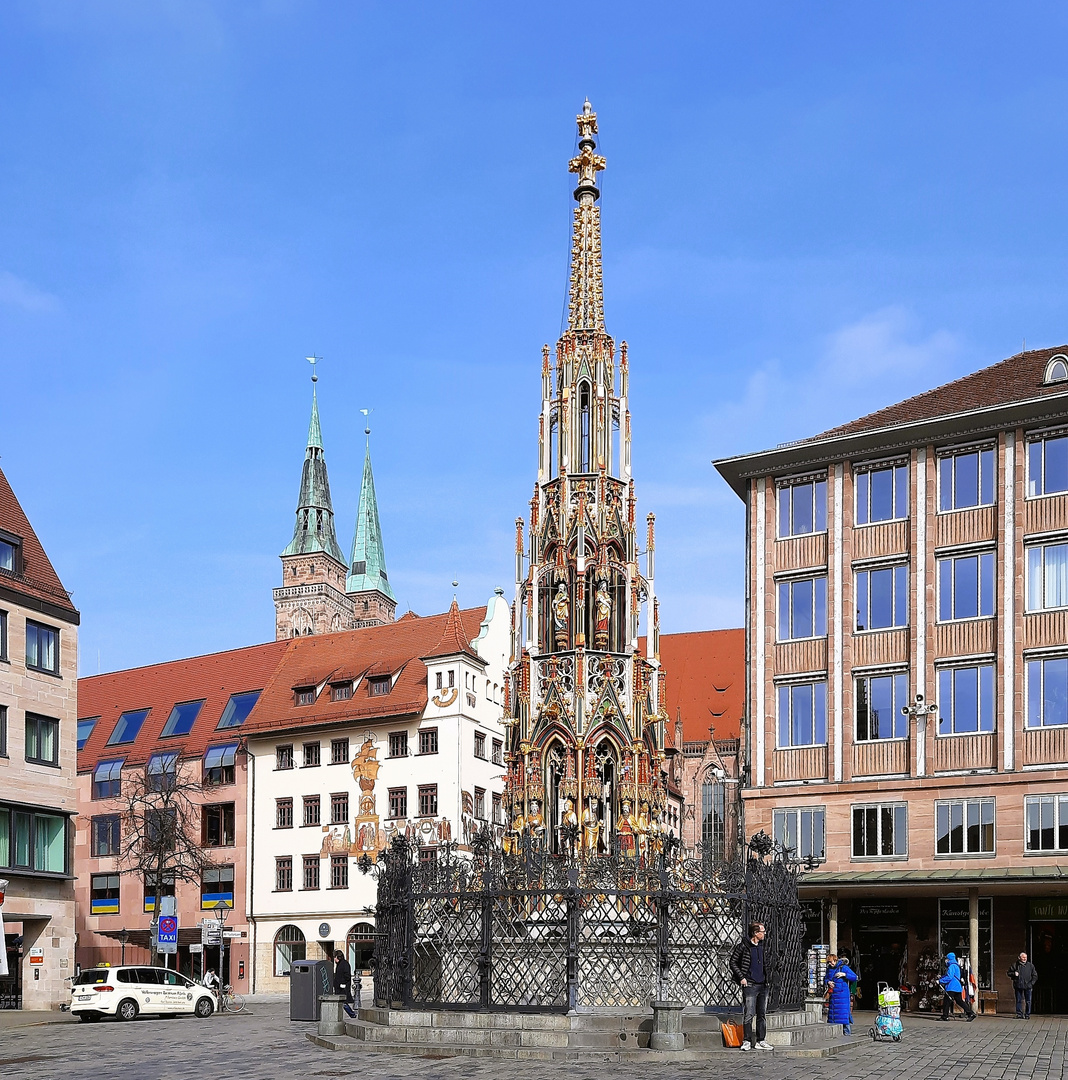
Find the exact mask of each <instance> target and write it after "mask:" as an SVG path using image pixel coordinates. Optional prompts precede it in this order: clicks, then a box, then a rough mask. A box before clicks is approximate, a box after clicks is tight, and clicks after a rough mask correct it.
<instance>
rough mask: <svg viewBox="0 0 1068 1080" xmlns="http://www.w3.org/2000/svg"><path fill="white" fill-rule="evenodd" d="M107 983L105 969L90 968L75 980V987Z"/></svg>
mask: <svg viewBox="0 0 1068 1080" xmlns="http://www.w3.org/2000/svg"><path fill="white" fill-rule="evenodd" d="M107 981H108V969H107V968H91V969H90V970H89V971H83V972H82V973H81V974H80V975H79V976H78V977H77V978H76V979H75V980H74V985H75V986H95V985H99V984H100V983H106V982H107Z"/></svg>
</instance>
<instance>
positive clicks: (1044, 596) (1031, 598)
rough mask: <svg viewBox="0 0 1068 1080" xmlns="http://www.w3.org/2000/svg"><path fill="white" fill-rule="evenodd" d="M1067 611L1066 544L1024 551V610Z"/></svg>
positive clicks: (1067, 574) (1067, 576)
mask: <svg viewBox="0 0 1068 1080" xmlns="http://www.w3.org/2000/svg"><path fill="white" fill-rule="evenodd" d="M1062 607H1068V544H1066V543H1060V544H1036V545H1035V546H1034V547H1029V548H1028V549H1027V610H1028V611H1042V610H1043V609H1045V608H1062Z"/></svg>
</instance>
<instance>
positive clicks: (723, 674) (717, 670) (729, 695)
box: [638, 629, 745, 749]
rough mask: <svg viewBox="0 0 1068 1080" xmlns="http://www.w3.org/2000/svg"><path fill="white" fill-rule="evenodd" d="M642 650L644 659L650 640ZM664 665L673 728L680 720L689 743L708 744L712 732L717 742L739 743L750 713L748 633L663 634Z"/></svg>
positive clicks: (739, 630)
mask: <svg viewBox="0 0 1068 1080" xmlns="http://www.w3.org/2000/svg"><path fill="white" fill-rule="evenodd" d="M638 644H639V650H640V651H641V652H643V653H644V651H645V639H644V638H642V639H639V643H638ZM660 663H661V664H662V665H663V667H664V671H665V674H666V683H667V703H666V709H667V714H668V718H669V719H670V721H671V728H672V729H673V728H674V723H675V718H676V717H677V716H678V715H680V714H681V715H682V737H683V741H684V742H707V741H708V738H709V735H708V729H709V727H713V728H714V730H715V738H716V739H717V740H719V739H736V738H737V737H738V735H739V732H740V731H741V723H742V716H743V714H744V713H745V631H744V630H742V629H738V630H699V631H696V632H694V633H689V634H661V635H660ZM680 749H681V747H680Z"/></svg>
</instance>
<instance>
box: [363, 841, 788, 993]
mask: <svg viewBox="0 0 1068 1080" xmlns="http://www.w3.org/2000/svg"><path fill="white" fill-rule="evenodd" d="M472 848H473V850H472V851H471V852H460V851H458V850H457V848H456V846H455V845H453V844H444V845H441V846H440V847H439V848H438V849H437V858H436V859H435V860H434V861H431V862H427V863H420V862H419V861H418V858H417V851H416V848H415V846H414V845H413V844H412V843H411V842H410V841H408V840H406V839H405V838H404V837H403V836H398V837H396V838H395V839H394V841H393V843H392V844H391V846H390V848H389V849H388V850H387V851H386V852H384V853H383V855H382V856H381V857H380V862H379V864H378V866H377V867H375V871H376V873H378V875H379V877H378V903H377V906H376V911H375V914H376V924H377V926H376V942H375V955H374V960H373V967H374V990H375V993H374V996H375V1001H376V1003H377V1004H379V1005H380V1006H405V1007H407V1006H413V1007H419V1006H434V1007H444V1008H460V1009H494V1008H496V1009H528V1010H547V1011H560V1012H562V1011H565V1010H568V1009H580V1010H581V1009H596V1008H645V1007H646V1006H648V1004H649V1001H650V1000H651V999H652V998H670V999H673V1000H677V1001H682V1002H684V1003H686V1004H688V1005H703V1006H712V1007H716V1006H720V1007H725V1006H736V1005H737V1003H738V998H739V992H738V988H737V986H736V984H735V982H734V979H733V978H732V976H731V973H730V953H731V950H732V949H733V948H734V946H735V945H736V944H737V943H738V941H740V940H741V938H742V934H743V933H744V930H745V926H746V924H747V923H748V922H762V923H764V925H765V928H766V930H767V935H766V937H765V942H764V944H765V962H766V965H767V970H768V971H769V973H770V983H771V994H770V1000H769V1008H772V1009H783V1008H794V1007H797V1006H798V1005H800V1003H801V1001H802V1000H803V997H804V986H805V966H804V958H803V955H802V952H801V940H802V934H803V929H804V925H803V920H802V917H801V907H800V904H799V903H798V899H797V879H798V872H799V867H798V865H797V864H796V863H795V862H793V861H792V860H790V859H789V858H787V857H786V855H785V854H784V853H783V852H781V851H778V850H776V849H775V848H774V846H773V845H772V843H771V841H770V839H769V838H767V837H766V836H764V835H763V834H758V835H757V836H756V837H754V838H753V840H752V841H751V842H750V845H749V848H748V851H747V853H746V857H745V858H744V859H743V860H741V861H739V862H737V863H734V864H728V865H719V866H714V867H713V866H710V865H709V863H708V862H707V860H704V859H702V858H701V857H700V856H698V857H697V858H686V857H683V856H682V855H681V854H680V853H678V852H677V851H675V850H670V848H669V849H668V850H665V851H663V852H661V853H659V854H658V855H657V856H655V857H654V858H653V859H651V860H649V861H645V860H638V859H634V858H627V857H621V856H618V855H616V856H609V857H604V856H600V857H595V858H589V859H582V858H580V857H576V856H574V855H563V856H561V855H551V854H548V853H546V852H544V851H542V850H539V849H538V848H536V847H534V846H532V845H531V844H530V843H526V844H525V845H524V847H523V849H522V850H520V851H517V852H512V853H505V852H504V851H502V850H501V848H500V847H498V846H497V845H496V844H494V843H493V840H492V837H491V835H490V833H489V831H488V830H483V832H482V833H480V834H479V835H478V836H477V837H476V838H475V842H474V844H473V845H472ZM370 868H371V867H370V865H369V863H366V862H365V863H364V865H363V867H362V869H364V870H365V871H366V870H368V869H370Z"/></svg>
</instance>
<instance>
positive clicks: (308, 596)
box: [274, 369, 353, 638]
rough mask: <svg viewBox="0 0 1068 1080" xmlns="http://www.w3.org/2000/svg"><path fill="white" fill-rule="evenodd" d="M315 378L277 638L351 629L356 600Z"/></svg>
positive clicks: (277, 595) (278, 599) (277, 593)
mask: <svg viewBox="0 0 1068 1080" xmlns="http://www.w3.org/2000/svg"><path fill="white" fill-rule="evenodd" d="M318 381H319V376H318V375H316V374H315V373H314V369H313V373H312V411H311V424H310V425H309V427H308V446H307V449H306V450H305V452H304V469H303V472H302V473H301V477H300V495H299V497H298V498H297V519H296V523H295V524H294V526H293V539H292V540H290V542H289V545H288V546H287V547H286V549H285V551H283V552H282V555H281V559H282V586H281V588H278V589H275V590H274V608H275V637H276V638H288V637H297V636H298V635H300V634H330V633H334V632H336V631H338V630H347V629H349V627H350V626H352V621H353V608H352V600H351V599H350V598H349V597H348V596H346V594H345V569H346V567H345V556H344V554H343V553H342V551H341V547H340V545H339V544H338V542H337V535H336V533H335V532H334V507H333V504H332V503H331V501H330V480H329V479H328V477H327V474H326V458H325V457H324V455H323V435H322V430H321V429H320V427H319V402H318V399H317V397H316V393H315V384H316V383H317V382H318Z"/></svg>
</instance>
